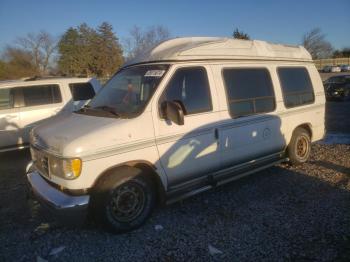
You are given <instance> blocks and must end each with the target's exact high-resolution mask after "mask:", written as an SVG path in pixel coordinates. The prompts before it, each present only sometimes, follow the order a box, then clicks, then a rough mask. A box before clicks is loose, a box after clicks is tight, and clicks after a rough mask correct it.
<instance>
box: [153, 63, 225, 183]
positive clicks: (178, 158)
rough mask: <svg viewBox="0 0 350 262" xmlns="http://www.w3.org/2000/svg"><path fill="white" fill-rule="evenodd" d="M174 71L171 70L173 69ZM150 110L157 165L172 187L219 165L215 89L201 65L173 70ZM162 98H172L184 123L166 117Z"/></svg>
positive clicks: (217, 112)
mask: <svg viewBox="0 0 350 262" xmlns="http://www.w3.org/2000/svg"><path fill="white" fill-rule="evenodd" d="M174 71H175V72H174ZM172 72H174V74H173V75H172V77H171V79H170V81H169V82H168V83H167V85H166V87H165V89H164V91H163V92H162V94H161V95H159V98H158V99H157V107H158V108H157V110H153V111H156V112H153V118H154V121H155V124H154V126H155V132H156V134H155V135H156V143H157V147H158V152H159V156H160V162H161V163H160V164H161V166H162V167H163V168H164V170H165V173H166V175H167V178H168V185H169V186H170V187H171V186H174V185H178V184H181V183H182V182H185V181H189V180H191V179H194V178H196V177H199V176H201V175H205V174H208V173H209V172H211V171H214V170H217V169H218V168H220V153H219V148H218V145H219V144H218V136H217V129H216V128H217V122H218V120H219V111H218V105H217V102H216V100H217V98H216V91H215V88H214V87H213V84H212V79H211V77H210V75H208V72H210V71H209V70H207V68H205V67H180V68H177V69H174V70H173V71H172ZM164 101H176V102H178V103H180V104H181V106H182V108H183V111H184V115H185V116H184V125H177V124H175V123H173V122H171V121H169V120H166V119H165V117H164V114H163V112H162V109H161V104H162V102H164Z"/></svg>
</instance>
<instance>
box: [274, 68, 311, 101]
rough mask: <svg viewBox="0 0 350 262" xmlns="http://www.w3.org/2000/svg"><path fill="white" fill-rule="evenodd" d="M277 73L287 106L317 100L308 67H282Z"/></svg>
mask: <svg viewBox="0 0 350 262" xmlns="http://www.w3.org/2000/svg"><path fill="white" fill-rule="evenodd" d="M277 73H278V77H279V79H280V83H281V87H282V92H283V97H284V105H285V106H286V107H289V108H290V107H296V106H302V105H306V104H311V103H313V102H314V101H315V95H314V91H313V87H312V83H311V80H310V76H309V73H308V71H307V70H306V68H304V67H280V68H278V69H277Z"/></svg>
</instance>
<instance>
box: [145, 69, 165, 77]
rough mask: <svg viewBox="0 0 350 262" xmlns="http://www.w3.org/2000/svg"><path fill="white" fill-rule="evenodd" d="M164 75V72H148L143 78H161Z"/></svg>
mask: <svg viewBox="0 0 350 262" xmlns="http://www.w3.org/2000/svg"><path fill="white" fill-rule="evenodd" d="M164 73H165V70H148V71H147V72H146V74H145V76H149V77H162V76H163V74H164Z"/></svg>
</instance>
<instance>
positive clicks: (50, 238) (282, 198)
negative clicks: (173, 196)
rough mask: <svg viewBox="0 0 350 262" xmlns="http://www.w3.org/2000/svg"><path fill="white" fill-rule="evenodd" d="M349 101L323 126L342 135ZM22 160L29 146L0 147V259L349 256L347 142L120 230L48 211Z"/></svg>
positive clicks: (333, 106)
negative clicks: (30, 191) (72, 223)
mask: <svg viewBox="0 0 350 262" xmlns="http://www.w3.org/2000/svg"><path fill="white" fill-rule="evenodd" d="M347 108H349V103H339V104H337V103H329V104H328V105H327V112H332V114H336V115H337V117H338V118H342V119H338V121H342V122H343V123H342V124H339V123H338V121H335V124H334V125H336V126H334V125H333V124H331V123H330V122H329V119H332V116H331V115H328V116H327V119H328V120H327V121H328V123H327V130H332V131H334V132H338V133H347V132H348V133H350V132H349V131H348V130H349V129H348V128H350V125H349V126H347V124H345V123H349V122H346V119H348V118H349V117H348V116H349V114H348V113H349V111H346V110H348V109H347ZM346 112H347V113H346ZM345 113H346V114H345ZM339 114H340V115H341V116H342V117H340V116H339ZM28 160H29V154H28V152H27V151H20V152H12V153H8V154H2V155H0V243H1V245H0V261H40V259H45V260H49V261H96V260H97V261H159V260H161V261H183V260H194V261H203V260H213V261H217V260H230V261H242V260H243V261H244V260H246V261H247V260H249V261H251V260H259V261H260V260H265V261H296V260H298V261H310V260H317V261H334V260H337V261H349V259H350V209H349V207H350V145H344V144H336V145H325V144H322V143H316V144H313V146H312V156H311V159H310V160H309V162H308V163H306V164H304V165H302V166H300V167H289V166H286V165H278V166H275V167H272V168H269V169H267V170H264V171H262V172H258V173H256V174H254V175H252V176H250V177H246V178H244V179H241V180H239V181H236V182H233V183H230V184H227V185H225V186H222V187H219V188H216V189H214V190H211V191H208V192H205V193H202V194H200V195H197V196H195V197H192V198H189V199H186V200H184V201H182V202H179V203H176V204H173V205H170V206H167V207H165V208H162V209H158V210H156V211H155V212H154V214H153V215H152V217H151V219H150V220H149V221H148V222H147V223H146V224H145V225H144V226H143V227H141V228H140V229H138V230H136V231H134V232H130V233H127V234H123V235H112V234H109V233H106V232H104V231H102V230H101V229H99V228H98V227H97V226H96V225H93V224H88V225H86V226H84V227H82V228H79V229H70V228H66V227H63V226H61V225H58V224H57V223H56V222H54V221H53V220H52V219H51V218H50V217H48V216H46V213H45V211H44V210H42V209H41V207H40V206H39V205H38V204H37V203H36V202H35V201H33V200H32V199H31V198H28V197H27V193H26V192H27V187H26V180H25V177H24V169H25V164H26V162H27V161H28ZM41 261H42V260H41Z"/></svg>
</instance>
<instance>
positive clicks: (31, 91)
mask: <svg viewBox="0 0 350 262" xmlns="http://www.w3.org/2000/svg"><path fill="white" fill-rule="evenodd" d="M22 90H23V99H24V104H25V106H38V105H46V104H54V103H60V102H62V97H61V93H60V89H59V86H58V85H42V86H30V87H23V88H22Z"/></svg>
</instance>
